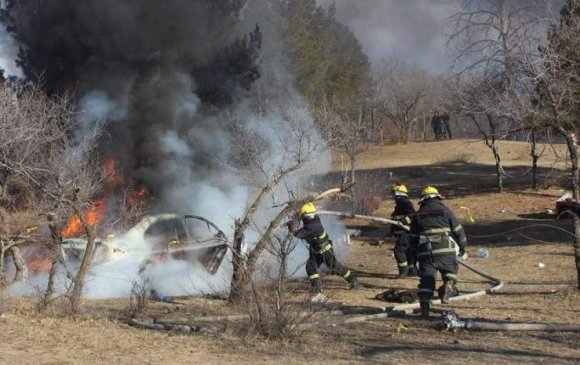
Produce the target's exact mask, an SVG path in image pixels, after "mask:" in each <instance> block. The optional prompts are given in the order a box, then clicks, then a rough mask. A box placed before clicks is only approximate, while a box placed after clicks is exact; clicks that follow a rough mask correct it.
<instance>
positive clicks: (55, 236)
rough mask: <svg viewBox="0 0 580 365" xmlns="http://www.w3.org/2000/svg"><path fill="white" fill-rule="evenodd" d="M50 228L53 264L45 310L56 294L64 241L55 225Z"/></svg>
mask: <svg viewBox="0 0 580 365" xmlns="http://www.w3.org/2000/svg"><path fill="white" fill-rule="evenodd" d="M49 228H50V235H51V238H52V242H51V246H52V247H50V251H51V252H52V262H51V264H50V271H49V273H48V282H47V284H46V292H45V293H44V298H43V300H42V308H43V309H45V308H47V307H48V305H49V304H50V301H51V300H52V296H53V294H54V278H55V276H56V270H57V268H58V262H59V259H58V256H59V250H60V247H59V244H60V243H61V241H62V239H61V237H60V234H59V233H58V228H57V227H56V225H54V224H50V225H49Z"/></svg>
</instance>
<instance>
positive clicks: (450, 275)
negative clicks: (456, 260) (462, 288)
mask: <svg viewBox="0 0 580 365" xmlns="http://www.w3.org/2000/svg"><path fill="white" fill-rule="evenodd" d="M445 278H446V279H451V280H457V275H455V274H451V273H447V274H445Z"/></svg>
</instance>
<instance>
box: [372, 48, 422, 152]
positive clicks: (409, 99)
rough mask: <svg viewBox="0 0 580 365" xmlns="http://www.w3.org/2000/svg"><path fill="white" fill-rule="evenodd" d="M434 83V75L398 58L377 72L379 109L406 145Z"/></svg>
mask: <svg viewBox="0 0 580 365" xmlns="http://www.w3.org/2000/svg"><path fill="white" fill-rule="evenodd" d="M430 81H431V75H429V74H428V73H427V72H426V71H424V70H421V69H419V68H418V67H416V66H413V65H409V64H407V63H406V62H405V61H404V60H402V59H401V58H398V57H391V58H389V59H387V60H385V61H384V62H383V63H382V64H381V66H380V68H379V70H378V71H377V74H376V81H375V82H376V89H377V90H376V105H377V107H378V110H379V112H380V113H381V114H382V115H383V116H384V117H385V118H386V119H387V121H388V122H390V123H392V125H393V126H394V127H395V129H396V130H397V132H398V135H399V140H400V141H401V142H403V143H407V142H408V141H409V138H410V135H411V132H412V131H413V128H414V126H415V123H416V120H417V117H418V115H419V113H420V111H421V103H422V101H423V100H424V99H425V98H426V97H427V95H428V92H429V90H428V89H429V84H430Z"/></svg>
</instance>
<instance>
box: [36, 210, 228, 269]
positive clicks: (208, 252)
mask: <svg viewBox="0 0 580 365" xmlns="http://www.w3.org/2000/svg"><path fill="white" fill-rule="evenodd" d="M201 225H205V226H206V227H207V229H206V231H205V232H202V230H201V229H200V228H201V227H200V226H201ZM87 243H88V240H87V238H86V237H85V238H83V237H76V238H66V239H63V240H62V243H61V244H60V245H59V250H58V252H59V261H61V262H65V263H67V262H78V261H80V259H81V258H82V257H83V256H84V253H85V251H86V247H87ZM227 250H228V240H227V238H226V235H225V234H224V232H223V231H221V230H220V229H219V228H218V227H217V226H215V225H214V224H213V223H211V222H209V221H207V220H205V219H204V218H203V217H199V216H195V215H179V214H158V215H149V216H146V217H144V218H143V219H142V220H141V221H140V222H139V223H137V224H136V225H135V226H133V227H132V228H131V229H129V230H128V231H127V232H125V233H123V234H122V235H119V236H116V235H113V234H110V235H108V236H107V237H106V238H102V237H99V238H97V239H96V240H95V249H94V251H93V257H92V262H93V264H97V265H98V264H103V263H106V262H110V261H114V260H118V259H120V258H122V257H124V256H126V255H133V256H135V257H137V258H138V259H139V260H140V265H139V266H140V268H139V273H140V274H141V273H143V272H145V271H146V270H147V268H148V267H149V266H150V265H154V264H155V263H157V262H162V261H164V260H167V259H173V260H184V261H188V262H190V263H193V264H198V265H200V266H201V267H203V268H204V270H205V271H207V272H208V273H209V274H215V273H216V272H217V270H218V269H219V267H220V266H221V265H222V264H223V262H224V258H225V256H226V253H227ZM43 256H44V257H43ZM47 261H49V260H48V257H47V256H45V255H42V254H39V253H35V254H34V255H31V257H30V258H29V260H28V266H29V269H30V271H31V273H32V274H39V273H41V272H47V271H48V270H49V269H50V266H48V265H47V264H48V262H47Z"/></svg>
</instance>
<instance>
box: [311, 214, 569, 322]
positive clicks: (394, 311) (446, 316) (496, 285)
mask: <svg viewBox="0 0 580 365" xmlns="http://www.w3.org/2000/svg"><path fill="white" fill-rule="evenodd" d="M318 214H319V215H331V216H340V217H347V218H358V219H364V220H370V221H374V222H378V223H386V224H393V225H397V226H399V227H401V228H403V229H405V230H407V231H408V230H409V227H408V226H405V225H403V224H401V223H400V222H398V221H395V220H392V219H387V218H381V217H373V216H366V215H359V214H349V213H342V212H334V211H319V212H318ZM458 262H459V264H460V265H461V266H463V267H465V268H466V269H468V270H470V271H472V272H473V273H475V274H477V275H479V276H481V277H483V278H485V279H487V280H489V281H490V282H491V284H492V286H490V287H489V288H487V289H484V290H480V291H477V292H474V293H468V294H461V295H458V296H455V297H451V298H449V300H450V301H460V300H467V299H472V298H476V297H480V296H483V295H486V294H491V293H493V292H496V291H498V290H499V289H501V288H502V287H503V285H504V283H503V281H502V280H501V279H498V278H496V277H494V276H492V275H490V274H487V273H485V272H483V271H481V270H479V269H477V268H475V267H473V266H472V265H470V264H468V263H466V262H465V261H463V260H461V259H459V260H458ZM432 303H433V304H440V303H441V300H432ZM419 308H420V304H419V303H411V304H400V305H396V306H392V307H385V308H383V310H384V312H383V313H375V314H369V315H359V316H354V317H350V318H345V319H343V320H340V321H337V322H333V323H331V325H332V326H336V325H339V324H347V323H356V322H364V321H368V320H374V319H381V318H389V317H399V316H401V315H403V314H405V313H408V312H412V311H413V310H416V309H419ZM436 327H437V328H439V329H442V330H456V329H462V328H464V329H473V330H488V331H580V326H579V325H563V324H535V323H489V322H481V321H473V320H465V321H462V320H460V318H459V316H458V315H457V313H455V312H454V311H446V312H444V313H443V314H442V315H441V317H440V318H439V322H438V323H437V325H436Z"/></svg>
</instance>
